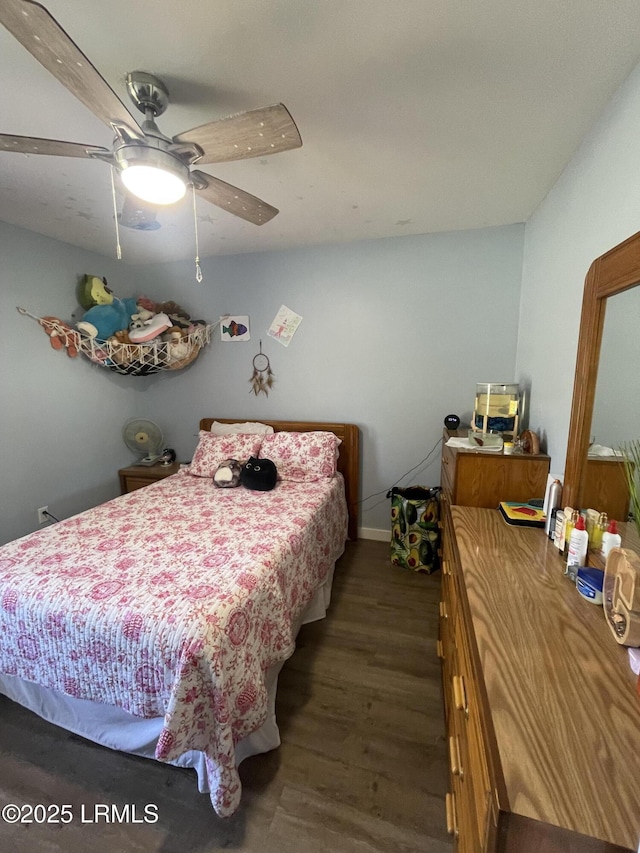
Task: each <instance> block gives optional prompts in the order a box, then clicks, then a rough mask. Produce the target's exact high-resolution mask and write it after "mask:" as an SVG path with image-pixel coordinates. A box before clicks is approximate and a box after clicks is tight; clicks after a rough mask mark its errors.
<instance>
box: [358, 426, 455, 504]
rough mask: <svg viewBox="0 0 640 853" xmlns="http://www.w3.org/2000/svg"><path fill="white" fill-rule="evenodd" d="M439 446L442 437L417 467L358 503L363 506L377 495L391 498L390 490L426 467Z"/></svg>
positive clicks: (386, 498)
mask: <svg viewBox="0 0 640 853" xmlns="http://www.w3.org/2000/svg"><path fill="white" fill-rule="evenodd" d="M441 444H442V437H441V438H439V439H438V440H437V441H436V443H435V444H434V445H433V447H432V448H431V450H430V451H429V452H428V453H427V455H426V456H425V457H424V459H421V460H420V462H418V464H417V465H414V466H413V468H409V470H408V471H405V473H404V474H403V475H402V476H401V477H398V479H397V480H396V481H395V483H392V485H391V486H389V488H388V489H382V491H380V492H373V493H372V494H370V495H367V497H366V498H362V500H361V501H359V503H360V504H364V503H365V501H368V500H371V498H377V497H378V495H384V496H385V498H384V500H385V501H386V500H388V499H389V498H390V497H391V490H392V489H393V487H394V486H397V485H398V483H399V482H400V481H401V480H404V478H405V477H408V476H409V474H412V473H413V472H414V471H417V470H418V469H419V468H422V467H423V465H426V464H427V462H428V461H429V459H430V458H431V457H432V456H433V454H434V453H435V452H436V450H437V449H438V448H439V447H440V445H441ZM381 503H384V501H378V502H377V503H375V504H373V505H372V506H370V507H367V509H368V510H372V509H374V507H377V506H380V504H381Z"/></svg>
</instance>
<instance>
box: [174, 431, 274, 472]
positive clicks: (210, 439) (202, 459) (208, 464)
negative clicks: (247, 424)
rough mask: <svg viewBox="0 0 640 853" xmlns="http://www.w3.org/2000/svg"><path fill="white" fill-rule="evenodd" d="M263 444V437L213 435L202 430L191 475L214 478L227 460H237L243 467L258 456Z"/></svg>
mask: <svg viewBox="0 0 640 853" xmlns="http://www.w3.org/2000/svg"><path fill="white" fill-rule="evenodd" d="M261 443H262V436H261V435H248V434H245V433H238V434H237V435H212V434H211V433H210V432H207V431H206V430H203V429H201V430H200V433H199V439H198V446H197V447H196V451H195V453H194V454H193V459H192V460H191V465H190V466H189V473H190V474H194V475H195V476H196V477H213V475H214V474H215V473H216V471H217V470H218V468H219V466H220V465H221V464H222V463H223V462H224V461H225V460H227V459H237V460H238V462H240V464H241V465H243V464H244V463H245V462H246V461H247V459H249V457H250V456H257V455H258V451H259V450H260V445H261Z"/></svg>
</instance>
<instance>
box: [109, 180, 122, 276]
mask: <svg viewBox="0 0 640 853" xmlns="http://www.w3.org/2000/svg"><path fill="white" fill-rule="evenodd" d="M113 175H114V169H113V166H112V167H111V198H112V199H113V219H114V222H115V223H116V258H117V259H118V260H119V261H121V260H122V247H121V245H120V228H119V227H118V205H117V203H116V183H115V180H114V177H113Z"/></svg>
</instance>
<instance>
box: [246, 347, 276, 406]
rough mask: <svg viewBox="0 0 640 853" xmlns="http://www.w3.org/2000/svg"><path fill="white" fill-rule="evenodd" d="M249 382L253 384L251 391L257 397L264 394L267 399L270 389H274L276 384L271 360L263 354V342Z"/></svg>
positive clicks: (254, 358)
mask: <svg viewBox="0 0 640 853" xmlns="http://www.w3.org/2000/svg"><path fill="white" fill-rule="evenodd" d="M249 382H250V383H251V391H253V393H254V394H255V395H256V397H257V396H258V394H264V395H265V397H268V396H269V389H270V388H272V387H273V383H274V382H275V377H274V375H273V371H272V370H271V364H270V363H269V359H268V357H267V356H266V355H265V354H264V353H263V352H262V341H260V352H259V353H258V354H257V355H255V356H254V357H253V373H252V375H251V379H250V380H249ZM251 391H249V393H251Z"/></svg>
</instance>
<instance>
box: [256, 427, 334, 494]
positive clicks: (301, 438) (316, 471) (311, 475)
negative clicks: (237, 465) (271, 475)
mask: <svg viewBox="0 0 640 853" xmlns="http://www.w3.org/2000/svg"><path fill="white" fill-rule="evenodd" d="M339 444H340V439H339V438H338V437H337V436H336V435H334V434H333V433H332V432H320V431H316V432H276V433H274V434H273V435H265V436H263V437H262V445H261V447H260V455H261V456H262V457H263V458H265V459H271V461H272V462H274V463H275V466H276V468H277V469H278V477H279V479H280V480H296V481H297V482H305V481H311V480H322V479H324V478H328V477H333V476H334V474H335V473H336V470H337V462H338V445H339Z"/></svg>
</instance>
